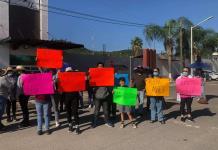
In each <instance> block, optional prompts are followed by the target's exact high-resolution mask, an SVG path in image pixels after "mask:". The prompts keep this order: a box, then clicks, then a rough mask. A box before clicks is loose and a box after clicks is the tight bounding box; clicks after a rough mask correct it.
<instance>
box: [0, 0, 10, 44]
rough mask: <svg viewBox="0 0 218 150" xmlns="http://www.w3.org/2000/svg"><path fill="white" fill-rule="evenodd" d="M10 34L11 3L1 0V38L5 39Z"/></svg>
mask: <svg viewBox="0 0 218 150" xmlns="http://www.w3.org/2000/svg"><path fill="white" fill-rule="evenodd" d="M7 1H9V0H7ZM8 36H9V4H8V3H6V2H2V1H0V40H1V39H5V38H7V37H8Z"/></svg>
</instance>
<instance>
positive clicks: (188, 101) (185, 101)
mask: <svg viewBox="0 0 218 150" xmlns="http://www.w3.org/2000/svg"><path fill="white" fill-rule="evenodd" d="M186 78H192V76H191V75H189V68H188V67H185V68H183V72H182V74H181V76H179V77H178V78H177V79H176V80H178V79H186ZM179 95H180V97H181V102H180V113H181V121H182V122H185V120H186V117H185V113H186V112H185V106H186V108H187V114H188V117H187V119H188V120H190V121H193V118H192V116H191V110H192V109H191V105H192V101H193V98H192V96H190V95H182V94H180V93H179Z"/></svg>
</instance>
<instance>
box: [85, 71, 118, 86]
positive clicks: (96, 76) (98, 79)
mask: <svg viewBox="0 0 218 150" xmlns="http://www.w3.org/2000/svg"><path fill="white" fill-rule="evenodd" d="M89 75H90V80H89V84H90V86H114V68H89Z"/></svg>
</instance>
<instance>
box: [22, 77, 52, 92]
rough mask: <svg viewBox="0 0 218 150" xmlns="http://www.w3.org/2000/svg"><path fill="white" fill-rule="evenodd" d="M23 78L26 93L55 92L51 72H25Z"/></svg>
mask: <svg viewBox="0 0 218 150" xmlns="http://www.w3.org/2000/svg"><path fill="white" fill-rule="evenodd" d="M22 80H23V90H24V94H25V95H41V94H54V87H53V80H52V74H51V73H36V74H25V75H23V76H22Z"/></svg>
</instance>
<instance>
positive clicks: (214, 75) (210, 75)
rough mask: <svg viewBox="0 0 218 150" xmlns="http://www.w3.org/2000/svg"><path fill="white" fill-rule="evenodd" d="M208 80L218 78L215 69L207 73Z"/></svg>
mask: <svg viewBox="0 0 218 150" xmlns="http://www.w3.org/2000/svg"><path fill="white" fill-rule="evenodd" d="M209 80H218V73H217V72H215V71H212V72H211V73H209Z"/></svg>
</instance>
